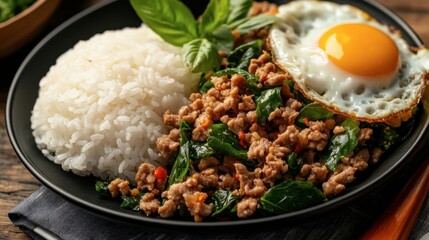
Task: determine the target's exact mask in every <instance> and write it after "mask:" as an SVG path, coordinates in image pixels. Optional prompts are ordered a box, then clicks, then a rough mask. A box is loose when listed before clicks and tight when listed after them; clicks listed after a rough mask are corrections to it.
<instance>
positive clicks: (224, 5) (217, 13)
mask: <svg viewBox="0 0 429 240" xmlns="http://www.w3.org/2000/svg"><path fill="white" fill-rule="evenodd" d="M232 1H234V0H232ZM228 15H229V0H211V1H210V2H209V4H208V5H207V7H206V9H205V10H204V13H203V14H202V15H201V22H200V24H199V30H200V36H203V37H207V34H210V33H211V32H213V31H214V30H215V29H217V28H218V27H219V26H221V25H222V24H224V23H226V20H227V19H228Z"/></svg>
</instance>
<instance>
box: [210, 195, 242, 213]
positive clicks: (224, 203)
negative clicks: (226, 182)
mask: <svg viewBox="0 0 429 240" xmlns="http://www.w3.org/2000/svg"><path fill="white" fill-rule="evenodd" d="M237 199H238V198H237V197H236V196H234V195H233V194H232V191H226V190H216V191H215V192H214V193H213V195H212V196H211V201H212V202H213V203H214V207H215V209H214V212H213V214H212V217H216V216H220V215H229V214H230V213H231V212H232V211H233V207H234V206H235V205H236V203H237Z"/></svg>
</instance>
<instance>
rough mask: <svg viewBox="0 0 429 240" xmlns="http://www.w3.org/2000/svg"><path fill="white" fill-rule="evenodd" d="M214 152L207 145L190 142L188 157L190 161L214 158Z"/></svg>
mask: <svg viewBox="0 0 429 240" xmlns="http://www.w3.org/2000/svg"><path fill="white" fill-rule="evenodd" d="M215 154H216V152H215V151H214V150H213V149H212V148H211V147H210V146H209V145H208V143H206V142H205V143H202V142H191V143H190V149H189V157H190V158H191V159H192V160H200V159H202V158H206V157H210V156H214V155H215Z"/></svg>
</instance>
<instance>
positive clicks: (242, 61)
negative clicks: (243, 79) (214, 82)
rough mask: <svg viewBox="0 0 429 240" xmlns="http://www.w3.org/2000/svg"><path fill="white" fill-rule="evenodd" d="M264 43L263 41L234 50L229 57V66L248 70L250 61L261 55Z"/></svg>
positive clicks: (253, 42) (256, 41)
mask: <svg viewBox="0 0 429 240" xmlns="http://www.w3.org/2000/svg"><path fill="white" fill-rule="evenodd" d="M262 44H263V41H262V40H261V39H258V40H255V41H252V42H249V43H246V44H243V45H240V46H238V47H237V48H235V49H234V51H233V52H232V53H231V54H230V55H229V56H228V66H229V67H231V68H239V69H243V70H246V69H247V68H248V67H249V64H250V59H252V58H257V57H258V56H259V55H261V51H262Z"/></svg>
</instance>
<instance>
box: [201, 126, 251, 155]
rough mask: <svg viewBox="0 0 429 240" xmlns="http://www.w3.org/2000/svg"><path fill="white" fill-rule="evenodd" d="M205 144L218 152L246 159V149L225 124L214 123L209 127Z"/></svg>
mask: <svg viewBox="0 0 429 240" xmlns="http://www.w3.org/2000/svg"><path fill="white" fill-rule="evenodd" d="M207 144H208V145H209V146H210V147H211V148H212V149H214V150H215V151H216V153H218V154H223V155H227V156H233V157H237V158H239V159H243V160H247V151H246V150H244V149H243V148H242V147H241V146H240V142H239V140H238V137H237V135H235V134H234V133H233V132H232V131H231V130H229V129H228V126H227V125H226V124H223V123H216V124H212V125H211V126H210V127H209V136H208V138H207Z"/></svg>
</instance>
